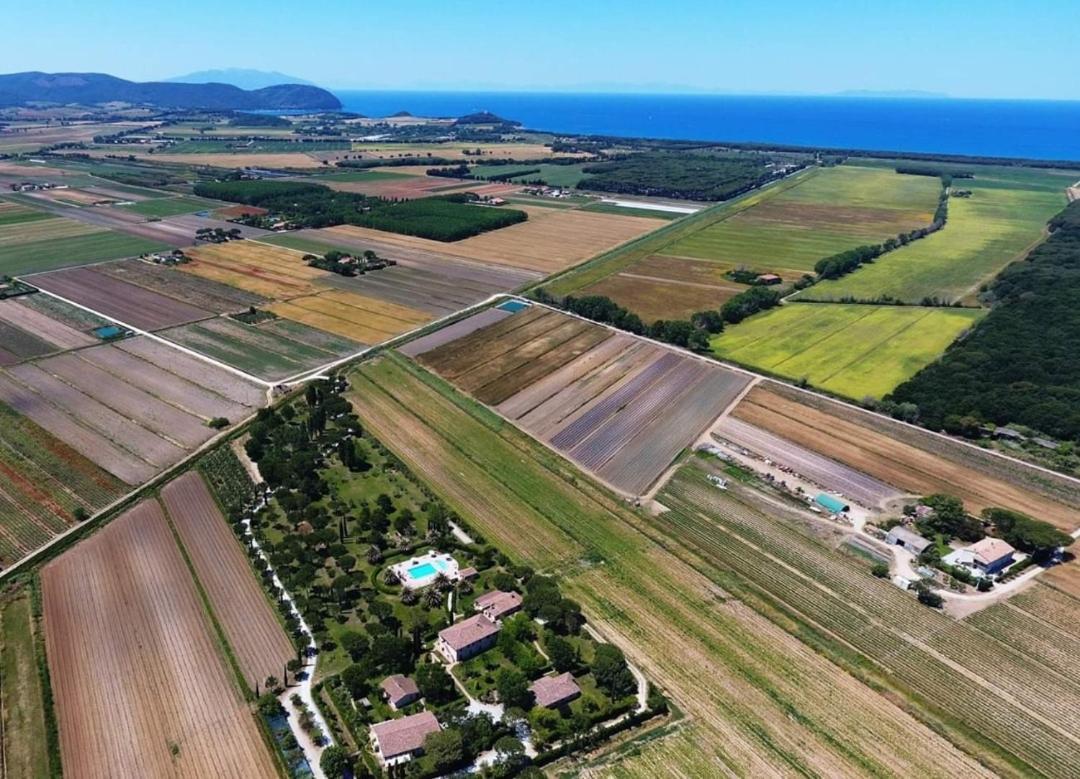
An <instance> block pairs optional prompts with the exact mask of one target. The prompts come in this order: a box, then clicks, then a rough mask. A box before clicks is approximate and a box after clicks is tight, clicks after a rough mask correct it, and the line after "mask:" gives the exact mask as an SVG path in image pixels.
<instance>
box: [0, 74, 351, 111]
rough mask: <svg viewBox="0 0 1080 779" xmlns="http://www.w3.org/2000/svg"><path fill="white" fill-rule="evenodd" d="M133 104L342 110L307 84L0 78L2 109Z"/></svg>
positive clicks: (71, 76) (324, 93) (77, 76)
mask: <svg viewBox="0 0 1080 779" xmlns="http://www.w3.org/2000/svg"><path fill="white" fill-rule="evenodd" d="M117 102H119V103H131V104H136V105H151V106H154V107H157V108H183V109H193V108H202V109H212V110H249V111H254V110H284V111H292V110H330V111H334V110H337V109H339V108H341V101H339V100H338V99H337V98H336V97H334V95H332V94H331V93H330V92H328V91H326V90H325V89H322V88H320V87H316V86H311V85H308V84H278V85H274V86H268V87H263V88H261V89H253V90H244V89H240V88H239V87H235V86H232V85H231V84H220V83H216V84H188V83H176V82H146V83H139V82H135V81H127V80H125V79H122V78H117V77H116V76H110V75H107V74H104V73H39V72H29V73H10V74H6V75H0V106H19V105H26V104H29V103H56V104H60V105H69V104H78V105H87V106H89V105H100V104H103V103H117Z"/></svg>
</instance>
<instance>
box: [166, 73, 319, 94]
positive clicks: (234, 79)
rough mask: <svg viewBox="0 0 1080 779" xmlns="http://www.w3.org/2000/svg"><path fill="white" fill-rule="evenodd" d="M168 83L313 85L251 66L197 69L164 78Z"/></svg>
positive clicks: (246, 86)
mask: <svg viewBox="0 0 1080 779" xmlns="http://www.w3.org/2000/svg"><path fill="white" fill-rule="evenodd" d="M165 81H166V83H170V84H231V85H232V86H234V87H239V88H240V89H262V88H264V87H273V86H277V85H278V84H303V85H305V86H309V87H313V86H315V84H313V83H312V82H310V81H307V80H306V79H302V78H297V77H296V76H289V75H286V74H285V73H279V72H277V71H276V70H252V69H251V68H219V69H216V70H199V71H196V72H194V73H188V74H186V75H183V76H173V77H172V78H167V79H165Z"/></svg>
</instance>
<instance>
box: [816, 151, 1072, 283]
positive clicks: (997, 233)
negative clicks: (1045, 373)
mask: <svg viewBox="0 0 1080 779" xmlns="http://www.w3.org/2000/svg"><path fill="white" fill-rule="evenodd" d="M912 178H920V177H912ZM921 178H925V177H921ZM1048 184H1049V186H1048ZM955 187H956V188H963V189H967V190H970V191H971V192H972V195H971V197H951V198H950V199H949V220H948V222H947V223H946V225H945V227H944V229H942V230H939V231H938V232H936V233H934V234H933V235H930V236H928V237H926V238H924V239H922V240H920V241H915V242H913V243H910V244H908V245H907V246H904V247H901V248H900V249H897V250H896V251H894V252H890V253H888V254H886V255H884V256H883V257H881V258H879V259H878V260H877V261H876V262H874V263H873V264H871V265H867V266H864V267H862V268H860V269H858V270H857V271H855V272H854V273H851V274H849V275H847V276H845V277H844V278H841V279H836V280H832V281H824V282H821V283H820V284H817V285H815V286H814V287H812V288H811V289H810V290H807V291H805V292H803V293H801V296H802V297H805V298H807V299H813V300H838V299H840V298H842V297H847V296H850V297H853V298H855V299H858V300H872V299H876V298H878V297H879V296H881V295H889V296H891V297H893V298H896V299H897V300H905V301H912V302H918V301H920V300H922V299H923V298H926V297H930V298H937V299H939V300H945V301H953V300H966V301H969V302H970V301H972V300H974V297H975V295H976V293H977V292H978V288H979V286H980V285H981V284H983V283H985V282H987V281H989V280H990V279H991V278H993V276H995V275H996V274H997V273H998V272H999V271H1001V269H1002V268H1004V267H1005V266H1006V265H1008V264H1009V263H1010V262H1012V261H1013V260H1014V259H1016V258H1017V257H1018V256H1020V255H1021V254H1023V253H1024V252H1025V251H1026V250H1027V249H1029V248H1030V247H1031V246H1032V244H1034V243H1035V242H1037V241H1039V240H1040V239H1041V238H1043V237H1044V235H1045V228H1046V222H1047V220H1048V219H1050V217H1052V216H1053V215H1054V214H1056V213H1057V212H1058V211H1060V210H1061V208H1062V207H1063V206H1064V205H1065V195H1064V192H1063V190H1064V183H1063V180H1062V179H1061V178H1060V176H1052V175H1048V174H1041V173H1035V172H1030V171H1029V172H1028V175H1027V176H1026V177H1024V178H1021V179H1020V180H1017V179H1016V178H1015V177H1010V178H995V174H994V173H993V172H990V173H986V174H984V173H982V172H979V171H977V172H976V178H974V179H959V180H957V183H956V184H955ZM1051 187H1057V188H1056V189H1054V188H1051Z"/></svg>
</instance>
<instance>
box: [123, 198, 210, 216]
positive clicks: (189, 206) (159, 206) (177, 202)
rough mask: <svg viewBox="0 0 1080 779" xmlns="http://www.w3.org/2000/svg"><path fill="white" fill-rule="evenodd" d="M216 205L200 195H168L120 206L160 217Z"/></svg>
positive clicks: (134, 211)
mask: <svg viewBox="0 0 1080 779" xmlns="http://www.w3.org/2000/svg"><path fill="white" fill-rule="evenodd" d="M218 205H220V204H219V203H216V202H214V201H213V200H205V199H203V198H200V197H168V198H156V199H149V200H140V201H139V202H137V203H132V204H130V205H124V206H120V208H123V209H125V210H126V211H131V212H132V213H136V214H142V215H143V216H150V217H158V218H161V217H165V216H176V215H177V214H190V213H193V212H195V211H205V210H206V209H208V208H216V207H217V206H218Z"/></svg>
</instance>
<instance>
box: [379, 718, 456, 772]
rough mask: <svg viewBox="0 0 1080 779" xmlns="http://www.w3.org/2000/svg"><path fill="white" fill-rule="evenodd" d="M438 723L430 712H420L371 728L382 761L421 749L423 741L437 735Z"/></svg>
mask: <svg viewBox="0 0 1080 779" xmlns="http://www.w3.org/2000/svg"><path fill="white" fill-rule="evenodd" d="M439 730H440V727H439V721H438V720H437V719H435V715H434V714H432V713H431V712H430V711H422V712H420V713H419V714H412V715H410V716H408V717H402V718H401V719H391V720H386V721H385V722H380V723H379V724H378V725H372V726H371V732H372V734H374V736H375V741H376V742H377V743H378V745H379V751H380V752H381V753H382V756H383V760H390V759H392V758H395V757H398V756H399V755H406V754H409V753H410V752H415V751H416V750H418V749H422V748H423V746H424V739H425V738H427V737H428V735H429V734H431V733H438V732H439Z"/></svg>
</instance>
